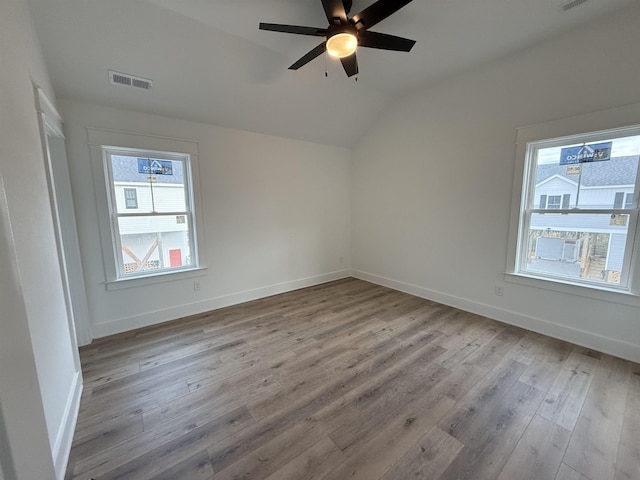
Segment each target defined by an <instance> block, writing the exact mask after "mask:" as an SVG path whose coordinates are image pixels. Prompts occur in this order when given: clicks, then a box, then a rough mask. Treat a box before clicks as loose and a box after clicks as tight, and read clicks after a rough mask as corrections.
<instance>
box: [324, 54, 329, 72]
mask: <svg viewBox="0 0 640 480" xmlns="http://www.w3.org/2000/svg"><path fill="white" fill-rule="evenodd" d="M327 55H328V53H327V51H326V50H325V51H324V76H325V77H328V76H329V69H328V67H327Z"/></svg>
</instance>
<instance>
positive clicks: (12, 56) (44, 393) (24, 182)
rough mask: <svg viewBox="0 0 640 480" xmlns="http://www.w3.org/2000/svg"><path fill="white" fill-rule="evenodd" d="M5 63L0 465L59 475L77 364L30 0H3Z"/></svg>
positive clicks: (0, 78)
mask: <svg viewBox="0 0 640 480" xmlns="http://www.w3.org/2000/svg"><path fill="white" fill-rule="evenodd" d="M0 65H2V70H1V73H0V180H1V182H0V184H2V185H3V186H2V188H0V211H1V213H2V218H1V221H0V272H2V273H1V275H0V282H1V284H0V305H1V307H0V315H2V321H1V322H0V403H1V404H2V412H1V413H2V415H3V418H4V421H5V430H6V431H5V432H4V435H5V436H6V438H7V439H8V443H9V445H8V447H9V450H10V453H9V454H8V456H5V455H3V457H2V468H3V469H5V471H4V472H3V473H4V475H5V477H6V478H7V479H14V478H16V475H17V478H18V479H25V480H27V479H36V478H37V479H43V480H47V479H53V478H56V473H55V471H57V476H58V478H61V477H62V476H63V474H64V472H63V470H64V468H65V465H66V461H67V456H68V447H70V440H71V438H69V433H71V434H72V433H73V428H74V426H75V418H73V417H74V414H73V412H72V411H71V410H72V404H73V399H74V398H76V397H77V396H79V392H80V384H79V383H78V380H80V370H79V360H78V354H77V351H76V350H75V349H74V348H73V342H74V341H73V337H72V333H71V327H70V324H69V316H68V313H67V310H66V304H65V298H64V293H63V284H62V277H61V270H60V265H59V263H58V254H57V249H56V243H55V233H54V226H53V220H52V213H51V204H50V201H49V196H48V188H47V180H46V176H45V160H44V156H43V150H42V144H41V139H40V133H39V128H38V121H37V114H36V108H35V96H34V91H33V86H34V84H35V85H38V86H41V87H42V88H43V89H44V90H45V91H46V92H47V93H48V94H49V96H50V97H51V98H53V95H52V90H51V86H50V84H49V80H48V77H47V73H46V69H45V65H44V62H43V60H42V57H41V53H40V49H39V46H38V43H37V39H36V36H35V33H34V31H33V26H32V24H31V19H30V17H29V14H28V10H27V7H26V5H25V3H24V2H22V1H19V0H9V1H3V2H0ZM32 82H33V83H32ZM69 431H71V432H69ZM6 447H7V445H3V446H2V449H3V450H4V449H5V448H6ZM5 454H6V451H5ZM9 464H11V466H10V467H9V466H7V465H9ZM12 470H13V471H12Z"/></svg>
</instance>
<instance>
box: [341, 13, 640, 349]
mask: <svg viewBox="0 0 640 480" xmlns="http://www.w3.org/2000/svg"><path fill="white" fill-rule="evenodd" d="M638 25H640V6H639V5H637V4H636V5H634V6H632V7H630V8H626V9H625V10H622V11H619V12H617V13H615V14H613V15H611V16H609V17H605V18H602V19H599V20H598V21H597V22H594V23H592V24H589V25H584V26H582V27H580V28H579V29H578V30H575V31H571V32H568V33H566V34H564V35H563V36H561V37H558V38H554V39H550V40H548V41H547V42H546V43H544V44H541V45H538V46H536V47H534V48H532V49H529V50H527V51H524V52H521V53H520V54H519V55H517V56H514V57H511V58H508V59H504V60H502V61H499V62H495V63H492V64H490V65H487V66H485V67H483V68H481V69H476V70H474V71H471V72H468V73H466V74H464V75H461V76H459V77H457V78H454V79H450V80H448V81H446V82H443V83H441V84H438V85H434V86H431V87H429V88H426V89H424V90H421V91H417V92H414V93H412V94H411V95H409V96H407V97H406V98H403V99H402V100H400V101H398V102H397V103H396V104H395V105H394V106H393V107H392V108H391V109H390V110H389V111H388V112H387V113H385V115H383V116H382V117H381V118H380V119H379V120H378V122H377V123H376V125H375V126H374V128H372V129H371V131H369V132H368V134H367V135H366V136H365V137H364V138H363V139H361V141H360V142H359V143H358V145H357V146H356V148H355V149H354V152H353V166H352V175H353V177H352V199H353V209H352V219H353V223H352V224H353V229H352V242H353V243H352V252H353V259H352V265H353V269H354V273H355V275H356V276H359V277H361V278H365V279H369V280H371V281H374V282H378V283H384V284H387V285H389V286H392V287H395V288H399V289H403V290H407V291H410V292H412V293H416V294H418V295H422V296H425V297H428V298H432V299H435V300H438V301H441V302H444V303H449V304H452V305H455V306H458V307H461V308H464V309H466V310H471V311H474V312H477V313H481V314H484V315H487V316H491V317H494V318H497V319H501V320H504V321H508V322H512V323H516V324H520V325H523V326H526V327H527V328H530V329H533V330H538V331H542V332H544V333H548V334H552V335H555V336H559V337H562V338H566V339H569V340H572V341H574V342H577V343H582V344H586V345H589V346H592V347H594V348H599V349H602V350H606V351H609V352H612V353H616V354H618V355H621V356H626V357H628V358H633V359H635V360H636V361H637V360H640V329H638V320H639V319H640V309H639V308H637V307H634V306H629V305H624V304H617V303H611V302H606V301H599V300H596V299H593V298H585V297H582V296H575V295H566V294H562V293H558V292H553V291H549V290H543V289H539V288H533V287H529V286H522V285H517V284H512V283H505V277H504V275H503V272H505V265H506V256H507V241H508V231H509V212H510V207H511V195H512V184H513V175H514V162H515V140H516V129H517V128H518V127H523V126H526V125H531V124H536V123H540V122H547V121H551V120H555V119H559V118H563V117H569V116H573V115H579V114H584V113H588V112H595V111H599V110H603V109H609V108H613V107H618V106H622V105H626V104H631V103H636V102H639V101H640V56H638V54H637V45H640V29H638ZM495 285H500V286H503V287H504V289H503V292H504V295H503V296H501V297H499V296H496V295H495V294H494V286H495Z"/></svg>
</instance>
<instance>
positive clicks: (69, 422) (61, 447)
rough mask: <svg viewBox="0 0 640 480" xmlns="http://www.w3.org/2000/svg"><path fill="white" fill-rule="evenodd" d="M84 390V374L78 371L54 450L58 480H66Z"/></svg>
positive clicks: (72, 383)
mask: <svg viewBox="0 0 640 480" xmlns="http://www.w3.org/2000/svg"><path fill="white" fill-rule="evenodd" d="M82 388H83V387H82V373H81V372H80V371H77V372H76V373H75V375H74V377H73V382H71V389H70V390H69V397H68V398H67V404H66V406H65V409H64V415H63V416H62V422H61V424H60V430H59V431H58V434H57V435H56V441H55V443H54V445H53V449H52V455H53V464H54V467H55V471H56V478H57V479H58V480H62V479H64V476H65V472H66V470H67V463H68V462H69V453H70V452H71V443H72V442H73V434H74V432H75V429H76V423H77V421H78V412H79V411H80V399H81V398H82Z"/></svg>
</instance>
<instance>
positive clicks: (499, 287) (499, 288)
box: [494, 285, 504, 297]
mask: <svg viewBox="0 0 640 480" xmlns="http://www.w3.org/2000/svg"><path fill="white" fill-rule="evenodd" d="M494 292H495V294H496V295H497V296H499V297H501V296H502V295H504V291H503V290H502V285H496V286H495V287H494Z"/></svg>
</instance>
